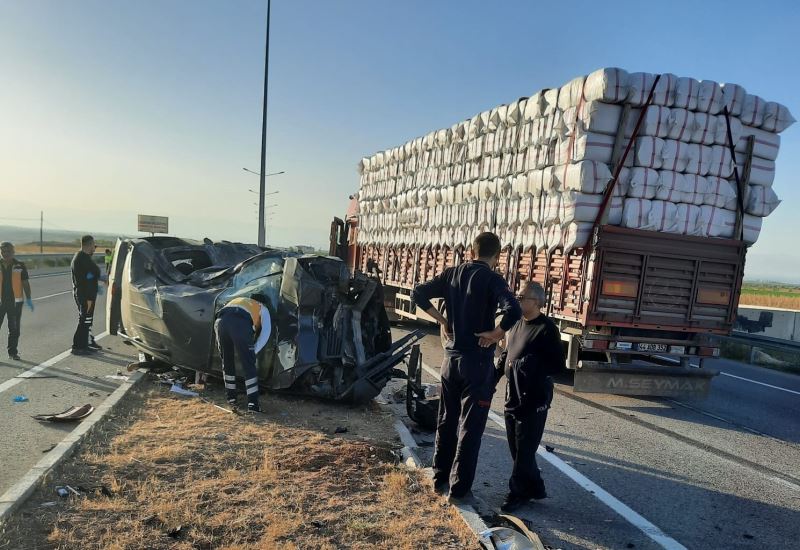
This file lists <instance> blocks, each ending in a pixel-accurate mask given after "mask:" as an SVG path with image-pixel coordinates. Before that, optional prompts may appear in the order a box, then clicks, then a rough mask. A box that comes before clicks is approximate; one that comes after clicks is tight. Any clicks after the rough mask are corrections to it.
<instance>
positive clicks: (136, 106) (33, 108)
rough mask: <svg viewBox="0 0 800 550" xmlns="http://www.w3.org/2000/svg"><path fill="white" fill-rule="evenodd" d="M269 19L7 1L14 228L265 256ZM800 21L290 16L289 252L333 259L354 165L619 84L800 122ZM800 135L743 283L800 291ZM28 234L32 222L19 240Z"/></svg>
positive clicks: (748, 12) (2, 89)
mask: <svg viewBox="0 0 800 550" xmlns="http://www.w3.org/2000/svg"><path fill="white" fill-rule="evenodd" d="M264 16H265V2H256V1H250V0H236V1H222V0H215V1H198V0H191V1H189V0H161V1H155V0H140V1H136V2H131V1H121V0H104V1H95V0H73V1H71V2H62V1H57V0H51V1H41V0H25V1H18V0H0V75H2V76H0V106H2V107H0V113H2V119H1V120H0V185H1V186H2V190H3V195H2V197H3V198H2V201H1V202H0V224H2V223H8V222H6V219H8V218H35V217H38V213H39V210H42V209H43V210H44V211H45V217H46V220H47V221H48V224H50V225H51V226H52V227H59V228H65V229H74V230H81V231H82V230H87V231H98V232H99V231H110V232H119V233H125V234H133V233H134V232H135V219H136V216H135V215H136V214H137V213H149V214H161V215H168V216H170V223H171V230H172V231H173V232H174V233H175V234H179V235H182V236H193V237H202V236H206V235H208V236H211V237H213V238H227V239H237V240H248V241H252V240H254V238H255V229H256V216H255V210H256V207H255V206H253V204H252V203H253V202H254V201H255V200H256V199H257V197H256V195H253V194H251V193H249V192H248V191H247V189H248V188H250V189H254V188H255V187H256V186H257V185H258V178H257V176H253V175H250V174H247V173H246V172H244V171H242V167H248V168H252V169H254V170H258V167H259V166H258V164H259V154H260V131H261V92H262V79H263V42H264ZM798 29H800V8H798V4H797V3H793V2H760V3H756V4H754V3H752V2H696V1H695V2H682V1H676V2H670V3H644V2H616V3H614V2H564V3H559V2H550V3H541V2H534V1H532V0H531V1H517V2H513V1H507V2H503V1H498V2H478V1H462V2H455V1H453V2H444V1H438V2H436V1H421V0H405V1H403V2H389V1H388V0H387V1H378V0H373V1H360V0H342V1H333V0H329V1H323V0H316V1H312V0H291V1H290V0H275V1H273V4H272V28H271V34H272V36H271V55H270V90H269V91H270V111H269V137H268V161H267V170H268V171H269V172H273V171H280V170H285V171H286V174H284V175H281V176H276V177H273V178H269V179H268V180H267V182H268V187H269V188H270V189H271V190H279V191H280V193H279V194H278V195H275V196H273V197H271V199H275V202H277V203H278V206H277V207H276V208H274V209H272V210H274V211H275V215H274V216H273V218H272V219H271V221H270V237H271V240H272V242H275V243H277V244H300V243H307V244H316V245H322V244H324V243H325V242H326V240H327V232H328V226H329V222H330V219H331V218H332V216H334V215H341V214H342V213H343V212H344V210H345V208H346V206H347V195H348V194H349V193H351V192H353V191H354V190H356V188H357V185H358V177H357V174H356V171H355V167H356V163H357V162H358V160H359V159H360V158H361V157H362V156H364V155H366V154H369V153H371V152H373V151H375V150H378V149H383V148H386V147H390V146H394V145H397V144H400V143H401V142H403V141H405V140H407V139H409V138H411V137H415V136H418V135H420V134H423V133H425V132H427V131H429V130H432V129H434V128H439V127H444V126H449V125H451V124H453V123H454V122H457V121H459V120H462V119H464V118H467V117H469V116H472V115H473V114H475V113H477V112H479V111H481V110H484V109H487V108H489V107H492V106H494V105H497V104H500V103H504V102H508V101H511V100H513V99H515V98H517V97H520V96H526V95H530V94H532V93H533V92H535V91H537V90H539V89H541V88H545V87H554V86H559V85H561V84H563V83H565V82H567V81H568V80H570V79H571V78H573V77H575V76H577V75H579V74H585V73H588V72H590V71H592V70H594V69H596V68H599V67H603V66H619V67H623V68H625V69H627V70H630V71H639V70H645V71H650V72H662V71H663V72H672V73H676V74H678V75H680V76H692V77H695V78H701V79H702V78H705V79H715V80H718V81H721V82H724V81H728V82H736V83H739V84H742V85H743V86H744V87H745V88H747V90H748V91H749V92H751V93H756V94H759V95H761V96H762V97H764V98H766V99H768V100H773V101H779V102H782V103H784V104H786V105H787V106H788V107H789V108H790V109H791V110H792V112H793V113H794V115H795V116H796V117H798V118H800V101H798V93H797V90H798V89H800V61H798V56H797V54H796V51H797V45H796V38H797V32H798ZM798 128H800V125H796V126H793V127H792V128H790V129H789V130H787V131H786V132H784V134H783V136H782V137H783V143H782V147H781V153H780V156H779V158H778V175H777V178H776V182H775V189H776V191H777V192H778V194H779V195H780V196H781V198H782V199H783V200H784V203H783V204H782V205H781V206H780V207H779V209H778V210H777V211H776V212H775V213H774V214H773V215H772V216H770V217H769V218H767V220H765V223H764V230H763V232H762V236H761V240H760V241H759V242H758V244H757V245H756V246H755V247H754V248H753V249H752V250H751V252H750V255H749V261H748V268H747V275H748V276H750V277H770V278H782V279H789V280H800V275H799V274H800V253H798V252H797V248H796V247H795V246H794V244H795V239H796V238H797V235H798V234H800V221H798V218H797V216H796V215H795V214H794V212H795V210H796V205H798V204H800V186H798V185H797V184H796V183H795V177H794V175H795V174H797V173H798V169H799V168H800V161H799V160H798V159H799V158H800V154H798V153H800V129H798ZM20 223H23V222H20Z"/></svg>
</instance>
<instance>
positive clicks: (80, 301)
mask: <svg viewBox="0 0 800 550" xmlns="http://www.w3.org/2000/svg"><path fill="white" fill-rule="evenodd" d="M96 300H97V299H96V297H95V298H91V299H89V298H84V297H81V296H75V304H76V305H77V306H78V326H77V328H76V329H75V334H74V335H73V337H72V349H83V350H85V349H87V348H88V347H89V331H90V330H91V329H92V323H93V322H94V305H95V302H96Z"/></svg>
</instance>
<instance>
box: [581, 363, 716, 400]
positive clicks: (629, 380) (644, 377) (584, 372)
mask: <svg viewBox="0 0 800 550" xmlns="http://www.w3.org/2000/svg"><path fill="white" fill-rule="evenodd" d="M717 374H719V372H718V371H715V370H710V369H696V368H691V367H677V366H676V367H662V366H644V365H642V366H639V365H624V366H620V365H612V364H611V363H599V362H589V361H583V362H582V363H581V366H580V367H579V368H578V369H577V370H576V371H575V385H574V389H575V391H576V392H584V393H610V394H615V395H647V396H658V397H706V396H707V395H708V392H709V391H710V389H711V379H712V378H713V377H715V376H716V375H717Z"/></svg>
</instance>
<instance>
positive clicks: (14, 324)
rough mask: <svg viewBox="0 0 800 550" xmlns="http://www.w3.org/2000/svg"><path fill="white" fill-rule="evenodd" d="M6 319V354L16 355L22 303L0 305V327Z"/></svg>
mask: <svg viewBox="0 0 800 550" xmlns="http://www.w3.org/2000/svg"><path fill="white" fill-rule="evenodd" d="M6 317H8V354H9V355H16V354H17V352H18V350H17V344H19V333H20V324H21V321H22V302H19V303H17V302H9V303H5V302H3V303H2V304H0V327H2V326H3V319H4V318H6Z"/></svg>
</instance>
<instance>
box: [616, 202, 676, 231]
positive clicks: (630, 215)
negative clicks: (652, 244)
mask: <svg viewBox="0 0 800 550" xmlns="http://www.w3.org/2000/svg"><path fill="white" fill-rule="evenodd" d="M677 223H678V219H677V206H676V205H675V204H673V203H671V202H665V201H658V200H653V201H651V200H647V199H630V198H628V199H625V204H624V206H623V210H622V225H623V226H624V227H630V228H632V229H646V230H651V231H666V232H669V233H674V232H676V228H677Z"/></svg>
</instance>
